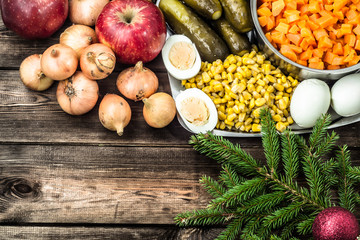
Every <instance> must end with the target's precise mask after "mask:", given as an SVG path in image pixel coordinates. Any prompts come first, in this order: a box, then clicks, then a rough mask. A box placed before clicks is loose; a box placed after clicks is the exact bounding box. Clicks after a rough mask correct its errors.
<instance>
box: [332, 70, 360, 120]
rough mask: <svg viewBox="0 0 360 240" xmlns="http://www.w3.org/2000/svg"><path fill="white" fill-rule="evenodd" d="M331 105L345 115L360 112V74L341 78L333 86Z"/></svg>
mask: <svg viewBox="0 0 360 240" xmlns="http://www.w3.org/2000/svg"><path fill="white" fill-rule="evenodd" d="M331 107H332V108H333V109H334V111H335V112H336V113H337V114H339V115H340V116H343V117H350V116H353V115H356V114H358V113H360V74H359V73H355V74H350V75H347V76H345V77H342V78H340V79H339V80H337V81H336V83H335V84H334V85H333V86H332V87H331Z"/></svg>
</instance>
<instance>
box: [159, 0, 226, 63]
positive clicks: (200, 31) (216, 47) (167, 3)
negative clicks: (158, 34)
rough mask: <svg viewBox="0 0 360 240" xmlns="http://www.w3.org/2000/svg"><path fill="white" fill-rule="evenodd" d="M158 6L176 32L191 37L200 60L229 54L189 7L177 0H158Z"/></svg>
mask: <svg viewBox="0 0 360 240" xmlns="http://www.w3.org/2000/svg"><path fill="white" fill-rule="evenodd" d="M159 8H160V9H161V11H162V12H163V14H164V17H165V20H166V22H167V23H168V25H169V26H170V27H171V29H172V30H173V31H174V32H175V33H176V34H184V35H185V36H187V37H188V38H190V39H191V41H192V42H193V43H194V44H195V46H196V48H197V50H198V51H199V54H200V56H201V59H202V61H208V62H213V61H215V60H216V59H225V58H226V57H227V56H228V55H229V49H228V47H227V45H226V43H225V42H224V41H223V40H222V39H221V37H220V36H219V35H217V34H216V32H215V31H214V30H213V29H212V28H210V26H209V25H207V24H206V23H205V22H204V20H202V19H201V18H200V17H199V16H198V15H197V14H195V13H194V12H193V11H191V9H190V8H189V7H187V6H185V5H184V4H183V3H181V2H180V1H178V0H160V2H159Z"/></svg>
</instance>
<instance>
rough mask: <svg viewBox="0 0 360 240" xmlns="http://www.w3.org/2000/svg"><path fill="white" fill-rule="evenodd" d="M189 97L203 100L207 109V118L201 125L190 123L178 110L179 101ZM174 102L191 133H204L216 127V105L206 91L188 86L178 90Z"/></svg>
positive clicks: (179, 106) (179, 107) (179, 108)
mask: <svg viewBox="0 0 360 240" xmlns="http://www.w3.org/2000/svg"><path fill="white" fill-rule="evenodd" d="M189 97H195V98H199V99H201V100H203V101H204V103H205V105H206V107H207V108H208V110H209V119H208V122H207V123H206V124H204V125H202V126H196V125H194V124H192V123H191V122H189V121H188V120H186V118H185V117H184V116H183V114H182V113H181V111H180V110H181V103H182V101H183V100H185V99H187V98H189ZM175 103H176V109H177V111H178V113H179V115H180V118H181V119H182V120H183V122H184V123H185V125H186V126H187V127H188V128H189V129H190V131H192V132H193V133H206V132H207V131H212V130H213V129H214V128H215V127H216V124H217V121H218V113H217V110H216V106H215V104H214V102H213V101H212V100H211V98H210V97H209V96H208V95H206V93H204V92H203V91H201V90H200V89H197V88H189V89H186V90H184V91H180V93H179V95H177V97H176V99H175Z"/></svg>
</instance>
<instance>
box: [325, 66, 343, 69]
mask: <svg viewBox="0 0 360 240" xmlns="http://www.w3.org/2000/svg"><path fill="white" fill-rule="evenodd" d="M326 69H328V70H337V69H340V66H339V65H328V66H327V67H326Z"/></svg>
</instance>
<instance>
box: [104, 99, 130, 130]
mask: <svg viewBox="0 0 360 240" xmlns="http://www.w3.org/2000/svg"><path fill="white" fill-rule="evenodd" d="M99 120H100V122H101V124H102V125H103V126H104V127H105V128H106V129H108V130H110V131H116V132H117V134H118V135H119V136H122V135H123V133H124V128H125V127H126V126H127V125H128V124H129V122H130V120H131V108H130V105H129V104H128V102H127V101H126V100H125V99H124V98H122V97H120V96H119V95H116V94H109V93H108V94H106V95H105V97H104V98H103V99H102V101H101V102H100V106H99Z"/></svg>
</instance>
